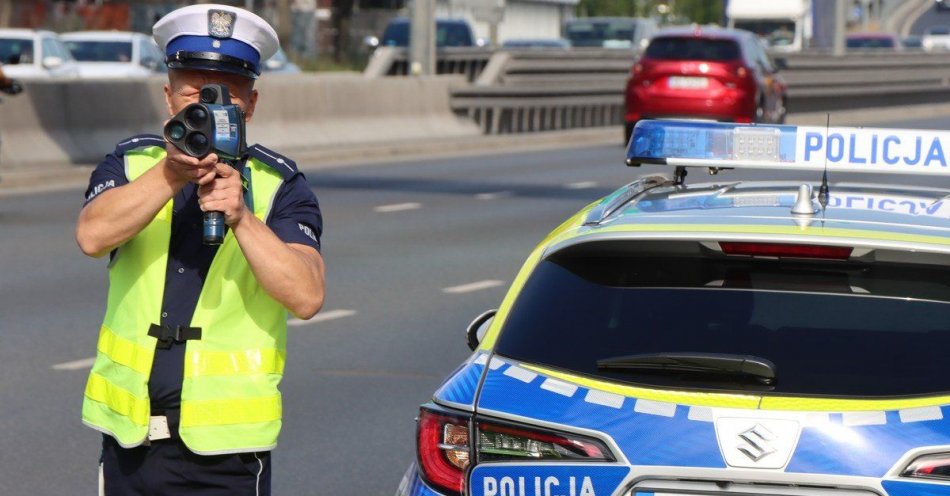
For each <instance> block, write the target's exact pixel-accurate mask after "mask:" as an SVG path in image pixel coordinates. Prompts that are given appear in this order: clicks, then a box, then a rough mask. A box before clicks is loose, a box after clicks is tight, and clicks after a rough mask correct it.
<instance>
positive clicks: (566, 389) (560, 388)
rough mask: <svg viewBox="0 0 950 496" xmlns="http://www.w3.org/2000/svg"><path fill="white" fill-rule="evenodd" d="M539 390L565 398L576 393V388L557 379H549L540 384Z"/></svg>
mask: <svg viewBox="0 0 950 496" xmlns="http://www.w3.org/2000/svg"><path fill="white" fill-rule="evenodd" d="M541 389H544V390H545V391H551V392H552V393H557V394H560V395H561V396H567V397H568V398H570V397H572V396H574V393H576V392H577V386H575V385H573V384H570V383H567V382H562V381H559V380H557V379H551V378H550V377H549V378H547V379H545V380H544V382H542V383H541Z"/></svg>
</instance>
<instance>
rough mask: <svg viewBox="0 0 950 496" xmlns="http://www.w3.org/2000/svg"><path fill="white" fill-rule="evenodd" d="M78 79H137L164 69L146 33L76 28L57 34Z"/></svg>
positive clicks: (157, 50)
mask: <svg viewBox="0 0 950 496" xmlns="http://www.w3.org/2000/svg"><path fill="white" fill-rule="evenodd" d="M61 38H62V40H63V41H64V42H65V44H66V47H67V48H68V49H69V51H70V53H71V54H72V56H73V57H74V58H75V59H76V61H77V63H78V65H79V77H81V78H140V77H148V76H152V75H155V74H160V73H164V72H166V71H167V69H166V67H165V63H164V60H165V55H164V54H163V53H162V51H161V50H160V49H159V48H158V45H156V44H155V41H153V40H152V38H151V37H150V36H147V35H144V34H142V33H129V32H118V31H77V32H74V33H66V34H64V35H62V36H61Z"/></svg>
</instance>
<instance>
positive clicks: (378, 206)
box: [0, 118, 950, 496]
mask: <svg viewBox="0 0 950 496" xmlns="http://www.w3.org/2000/svg"><path fill="white" fill-rule="evenodd" d="M886 125H890V126H895V127H928V128H947V127H950V118H947V119H932V120H927V121H917V122H904V123H891V124H886ZM622 153H623V151H622V148H621V147H620V146H619V144H618V145H617V146H606V147H591V148H574V149H567V150H557V151H545V152H527V153H517V154H506V155H495V156H483V157H467V158H456V159H440V160H427V161H416V162H413V163H393V164H376V165H364V166H355V167H347V168H340V169H329V170H320V171H315V172H313V173H311V174H308V177H309V180H310V182H311V184H312V185H313V188H314V190H315V191H316V193H317V195H318V197H319V199H320V201H321V204H322V207H323V211H324V214H325V223H326V231H325V235H324V256H325V258H326V260H327V264H328V297H327V302H326V306H325V308H324V310H323V312H322V313H321V314H320V315H318V316H317V318H315V319H314V320H313V321H311V322H308V323H300V324H301V325H294V326H292V327H290V329H289V333H290V338H289V342H290V345H289V351H288V355H289V356H288V365H287V370H286V375H285V379H284V383H283V385H282V391H283V394H284V398H285V424H284V431H283V434H282V437H281V440H280V446H279V447H278V449H277V451H276V453H275V455H274V457H273V460H274V482H273V487H274V492H275V494H279V495H304V494H314V495H389V494H391V493H392V492H393V491H394V490H395V488H396V486H397V485H398V483H399V480H400V477H401V476H402V474H403V472H404V470H405V468H406V466H407V465H408V463H409V462H410V460H412V459H413V457H414V447H413V435H414V423H413V418H414V416H415V414H416V408H417V406H418V404H419V403H422V402H425V401H426V400H427V399H428V398H429V397H430V395H431V393H432V391H433V390H434V389H435V387H436V386H437V385H438V384H439V382H440V381H441V379H442V378H443V377H444V376H446V375H447V374H448V373H449V372H451V371H452V370H453V369H454V368H455V366H456V365H457V364H458V363H459V362H460V361H462V360H463V359H464V358H465V357H466V356H467V355H468V349H467V347H466V346H465V339H464V329H465V327H466V325H467V324H468V322H469V321H470V320H471V319H472V318H473V317H475V316H476V315H478V314H479V313H481V312H482V311H483V310H486V309H489V308H495V307H497V305H498V303H499V302H500V300H501V298H502V296H503V294H504V291H505V289H506V287H507V284H508V283H510V281H511V280H512V278H513V277H514V275H515V272H516V271H517V269H518V267H519V266H520V264H521V262H522V261H523V259H524V257H525V256H526V255H527V254H528V251H529V250H530V249H531V248H532V247H533V246H534V244H535V243H537V242H538V241H539V240H540V239H541V238H542V237H543V236H544V235H545V234H546V233H547V232H549V231H550V230H551V229H553V228H554V227H555V226H557V225H558V224H559V223H560V222H561V221H562V220H563V219H565V218H566V217H568V216H569V215H570V214H572V213H573V212H575V211H577V210H578V209H580V208H582V207H583V206H584V205H585V204H587V203H589V202H591V201H593V200H595V199H597V198H598V197H600V196H603V195H604V194H607V193H608V192H610V191H612V190H613V189H614V188H616V187H619V186H621V185H623V184H625V183H627V182H629V181H631V180H633V179H635V177H636V176H638V175H640V174H642V173H645V172H648V171H647V170H637V169H629V168H626V167H624V166H623V165H622ZM764 174H767V173H762V172H757V173H755V174H754V175H755V176H758V177H764ZM810 179H815V178H810ZM833 180H834V178H833ZM81 203H82V191H80V190H71V191H63V192H56V193H42V194H35V195H30V196H5V197H0V274H2V275H0V494H2V495H4V496H8V495H9V496H13V495H46V494H50V495H59V494H95V490H96V470H97V462H98V451H99V441H100V437H99V435H98V434H97V433H95V432H93V431H92V430H90V429H87V428H85V427H83V426H82V425H81V423H80V421H79V414H80V405H81V401H82V391H83V387H84V384H85V380H86V374H87V372H88V369H89V366H90V365H91V361H90V358H91V357H92V356H93V354H94V350H95V343H96V336H97V329H98V326H99V323H100V320H101V317H102V313H103V310H104V304H105V295H106V270H105V261H104V260H93V259H89V258H86V257H84V256H83V255H82V254H81V253H80V251H79V250H78V248H77V247H76V246H75V242H74V241H73V229H74V222H75V217H76V215H77V212H78V209H79V207H80V205H81Z"/></svg>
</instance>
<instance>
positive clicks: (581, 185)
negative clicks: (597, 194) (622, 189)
mask: <svg viewBox="0 0 950 496" xmlns="http://www.w3.org/2000/svg"><path fill="white" fill-rule="evenodd" d="M564 187H565V188H567V189H591V188H596V187H597V182H595V181H578V182H576V183H567V184H565V185H564Z"/></svg>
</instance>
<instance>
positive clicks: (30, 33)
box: [0, 29, 79, 79]
mask: <svg viewBox="0 0 950 496" xmlns="http://www.w3.org/2000/svg"><path fill="white" fill-rule="evenodd" d="M0 63H2V64H3V73H4V74H6V76H7V77H11V78H16V79H56V78H73V77H76V76H77V75H78V74H79V67H78V66H77V65H76V61H75V60H73V57H72V55H71V54H70V53H69V50H67V49H66V47H65V46H64V45H63V42H62V41H61V40H60V38H59V37H58V36H57V35H56V33H54V32H52V31H41V30H34V29H0Z"/></svg>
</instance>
